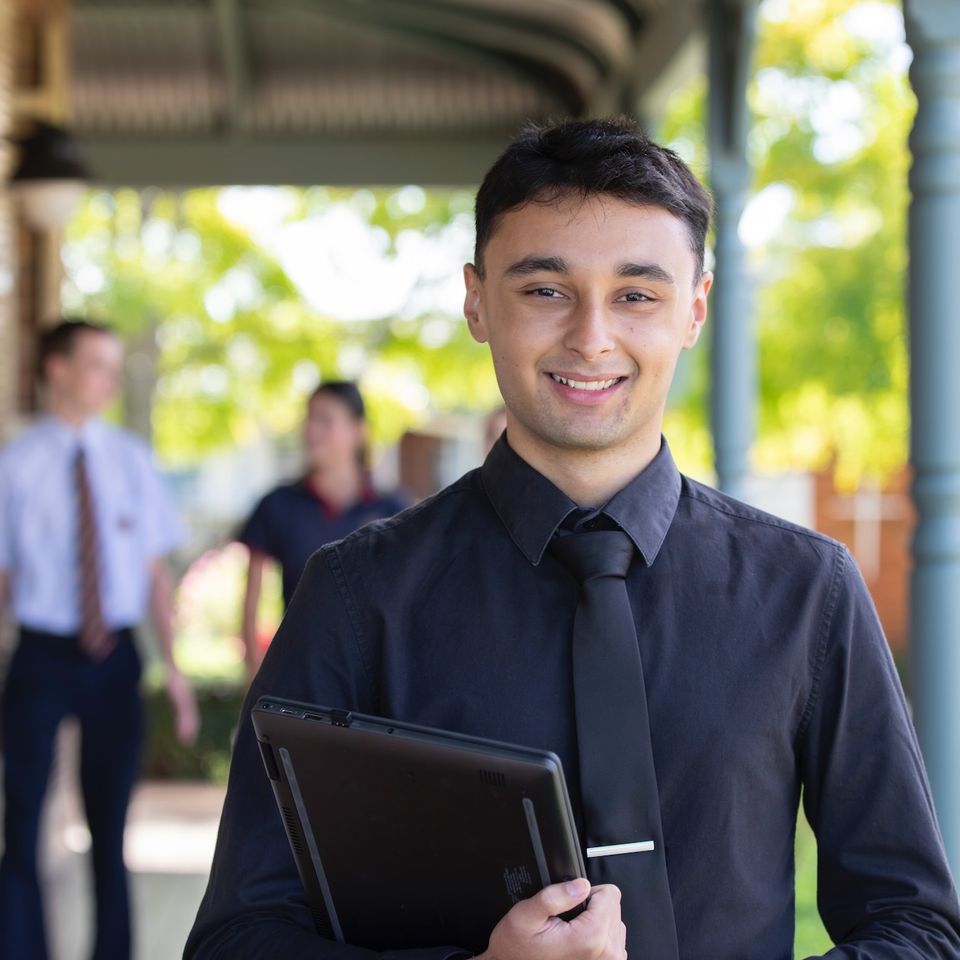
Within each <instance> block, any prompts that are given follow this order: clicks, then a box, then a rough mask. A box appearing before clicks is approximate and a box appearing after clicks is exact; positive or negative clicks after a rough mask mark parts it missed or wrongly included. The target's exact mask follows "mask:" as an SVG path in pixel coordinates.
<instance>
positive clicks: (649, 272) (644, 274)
mask: <svg viewBox="0 0 960 960" xmlns="http://www.w3.org/2000/svg"><path fill="white" fill-rule="evenodd" d="M568 272H569V267H568V266H567V261H566V260H564V259H563V257H537V256H530V257H523V259H521V260H517V261H516V263H512V264H510V266H509V267H507V269H506V271H505V275H506V276H508V277H526V276H529V275H530V274H532V273H568ZM617 276H618V277H631V278H636V279H644V280H654V281H657V282H659V283H669V284H673V283H675V281H674V279H673V275H672V274H671V273H669V272H668V271H667V270H665V269H664V268H663V267H661V266H660V265H659V264H656V263H632V262H628V263H621V264H620V266H619V267H617Z"/></svg>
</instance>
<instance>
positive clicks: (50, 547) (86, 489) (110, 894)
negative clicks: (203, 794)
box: [0, 321, 197, 960]
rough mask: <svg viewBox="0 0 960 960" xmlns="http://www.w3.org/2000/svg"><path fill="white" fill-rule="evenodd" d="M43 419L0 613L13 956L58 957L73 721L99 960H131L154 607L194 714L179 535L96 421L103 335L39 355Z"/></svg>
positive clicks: (144, 474) (59, 339) (24, 462)
mask: <svg viewBox="0 0 960 960" xmlns="http://www.w3.org/2000/svg"><path fill="white" fill-rule="evenodd" d="M41 362H42V368H43V379H44V383H45V387H46V406H47V413H46V416H44V417H43V418H41V419H40V420H39V421H38V422H37V423H36V424H35V425H34V426H33V427H31V428H30V429H28V430H26V431H25V432H24V433H23V434H21V435H20V436H19V437H18V438H17V439H16V440H14V441H13V442H12V443H10V444H8V445H7V446H6V447H5V448H4V449H3V450H2V451H0V611H2V609H3V607H4V606H5V604H6V601H7V595H8V594H9V601H10V605H11V608H12V611H13V615H14V618H15V619H16V621H17V624H18V626H19V643H18V645H17V648H16V651H15V652H14V655H13V659H12V660H11V662H10V666H9V670H8V673H7V680H6V685H5V688H4V691H3V699H2V711H0V735H2V748H3V767H4V770H3V773H4V849H3V860H2V862H0V957H3V958H4V960H45V958H46V956H47V947H46V937H45V932H44V918H43V905H42V898H41V893H40V881H39V878H38V875H37V854H38V849H37V848H38V838H39V828H40V814H41V810H42V805H43V797H44V794H45V793H46V787H47V780H48V776H49V773H50V767H51V764H52V762H53V750H54V743H55V738H56V732H57V728H58V726H59V724H60V721H61V720H62V719H63V718H64V717H66V716H68V715H73V716H76V717H77V719H78V720H79V723H80V729H81V736H82V746H81V757H80V778H81V788H82V792H83V803H84V810H85V811H86V815H87V822H88V824H89V827H90V836H91V841H92V850H93V872H94V882H95V888H96V939H95V942H94V945H93V951H92V955H93V957H94V960H124V958H128V957H129V956H130V940H131V935H130V917H129V904H128V895H127V877H126V871H125V869H124V864H123V830H124V822H125V819H126V811H127V803H128V800H129V797H130V791H131V788H132V787H133V783H134V780H135V778H136V774H137V768H138V764H139V759H140V741H141V735H142V728H143V723H142V715H141V714H142V706H141V702H140V695H139V692H138V682H139V678H140V658H139V655H138V653H137V650H136V647H135V645H134V642H133V636H132V629H131V628H132V627H134V626H135V625H136V624H138V623H139V622H140V621H141V620H142V619H143V616H144V613H145V612H146V610H147V608H148V607H149V609H150V612H151V614H152V619H153V623H154V625H155V627H156V632H157V636H158V638H159V640H160V644H161V646H162V651H163V657H164V661H165V664H166V668H167V691H168V693H169V696H170V699H171V701H172V703H173V706H174V709H175V712H176V719H177V733H178V736H179V737H180V739H181V740H182V741H183V742H190V741H192V740H193V738H194V736H195V734H196V731H197V712H196V707H195V704H194V700H193V695H192V693H191V690H190V687H189V686H188V685H187V683H186V682H185V680H184V678H183V676H182V675H181V674H180V672H179V671H178V670H177V668H176V665H175V663H174V660H173V650H172V631H171V609H172V607H171V579H170V573H169V571H168V569H167V566H166V563H165V562H164V560H163V557H164V556H165V555H166V554H167V553H169V552H170V551H171V550H172V549H173V548H174V547H176V546H177V545H178V543H179V541H180V524H179V521H178V519H177V517H176V514H175V512H174V510H173V506H172V504H171V502H170V499H169V497H168V496H167V494H166V492H165V490H164V489H163V484H162V481H161V479H160V477H159V476H158V474H157V472H156V470H155V468H154V466H153V464H152V461H151V456H150V451H149V449H148V448H147V447H146V445H145V444H143V442H142V441H140V440H139V439H138V438H136V437H134V436H133V435H132V434H129V433H127V432H126V431H123V430H118V429H117V428H115V427H111V426H108V425H107V424H106V423H104V422H103V421H102V420H100V419H99V414H100V413H102V412H103V410H104V409H105V408H106V407H107V406H108V405H109V404H110V403H111V401H112V400H113V398H114V396H115V395H116V392H117V388H118V386H119V382H120V372H121V369H122V363H123V348H122V346H121V344H120V341H119V340H118V339H117V337H116V336H115V335H114V334H113V333H112V332H111V331H110V330H109V329H108V328H106V327H103V326H99V325H97V324H92V323H86V322H84V321H75V322H65V323H62V324H60V325H59V326H57V327H55V328H54V329H53V330H51V331H49V333H47V334H46V336H45V338H44V341H43V345H42V360H41Z"/></svg>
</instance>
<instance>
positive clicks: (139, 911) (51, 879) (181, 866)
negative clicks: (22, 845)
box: [47, 783, 223, 960]
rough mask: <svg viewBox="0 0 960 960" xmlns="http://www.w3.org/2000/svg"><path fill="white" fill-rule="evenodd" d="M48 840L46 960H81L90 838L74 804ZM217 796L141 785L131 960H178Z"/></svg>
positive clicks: (199, 891)
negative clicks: (48, 947) (47, 942)
mask: <svg viewBox="0 0 960 960" xmlns="http://www.w3.org/2000/svg"><path fill="white" fill-rule="evenodd" d="M65 803H66V804H67V805H69V806H72V807H73V809H68V810H66V811H64V813H66V816H64V817H63V818H62V819H61V821H60V826H59V830H57V828H56V826H54V829H53V830H51V831H50V832H48V841H47V842H48V848H50V847H54V848H55V847H57V846H59V848H60V849H59V850H56V849H48V854H49V856H48V862H49V861H51V860H52V861H53V862H52V863H51V864H50V866H51V867H52V869H50V870H49V871H48V873H47V878H48V880H47V882H48V889H49V894H48V899H47V903H48V905H49V906H48V910H49V913H48V930H49V934H50V948H51V951H52V953H53V956H52V957H51V960H86V958H87V957H88V956H89V944H90V938H91V934H92V929H91V928H92V924H91V910H92V898H91V893H90V864H89V854H88V850H89V845H90V836H89V834H88V833H87V829H86V826H85V825H84V823H83V818H82V816H81V815H80V812H79V809H78V808H77V806H75V805H74V804H75V800H74V799H72V798H65ZM222 805H223V788H222V787H218V786H212V785H209V784H177V783H143V784H141V785H140V786H139V787H138V788H137V791H136V794H135V796H134V799H133V804H132V806H131V810H130V817H129V820H128V823H127V835H126V841H125V851H126V860H127V866H128V868H129V869H130V879H131V896H132V901H133V923H134V942H135V951H134V960H179V958H180V957H181V956H182V953H183V945H184V943H185V941H186V938H187V934H188V933H189V931H190V927H191V926H192V924H193V918H194V916H195V915H196V912H197V906H198V905H199V903H200V898H201V897H202V896H203V891H204V889H205V887H206V882H207V873H208V871H209V868H210V859H211V856H212V854H213V846H214V842H215V840H216V832H217V823H218V821H219V818H220V808H221V806H222Z"/></svg>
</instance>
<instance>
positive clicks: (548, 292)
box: [527, 287, 563, 300]
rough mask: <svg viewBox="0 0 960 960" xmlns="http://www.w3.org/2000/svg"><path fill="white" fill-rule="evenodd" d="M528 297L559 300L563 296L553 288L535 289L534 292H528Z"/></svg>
mask: <svg viewBox="0 0 960 960" xmlns="http://www.w3.org/2000/svg"><path fill="white" fill-rule="evenodd" d="M527 296H530V297H538V298H541V299H544V300H559V299H560V298H561V297H562V296H563V294H562V293H561V292H560V291H559V290H556V289H554V288H553V287H534V288H533V289H532V290H527Z"/></svg>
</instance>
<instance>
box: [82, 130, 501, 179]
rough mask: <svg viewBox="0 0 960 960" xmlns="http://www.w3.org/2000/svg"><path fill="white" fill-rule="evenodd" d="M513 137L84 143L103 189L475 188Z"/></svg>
mask: <svg viewBox="0 0 960 960" xmlns="http://www.w3.org/2000/svg"><path fill="white" fill-rule="evenodd" d="M508 140H509V136H508V135H507V134H504V136H503V138H502V139H501V138H498V137H494V136H485V137H470V136H458V137H449V138H443V137H420V138H418V137H409V138H403V137H395V138H376V139H372V138H363V137H352V138H331V137H324V138H322V139H321V138H317V139H313V138H311V139H302V138H294V137H290V138H273V139H258V140H255V141H254V140H239V141H238V140H236V139H232V138H221V139H201V138H177V139H139V140H136V139H130V138H127V137H124V138H123V139H105V138H95V137H87V138H80V140H79V146H80V149H81V150H82V151H83V155H84V157H85V158H86V159H87V161H88V162H89V164H90V167H91V169H93V170H95V171H96V172H97V178H98V181H99V183H100V184H101V185H103V186H104V187H107V188H111V189H112V188H117V187H137V188H142V187H166V188H187V187H201V186H226V185H232V184H244V185H253V184H284V185H286V184H289V185H294V186H314V185H318V186H372V185H378V186H380V185H382V186H395V185H396V186H399V185H403V184H407V183H416V184H422V185H424V186H464V187H474V186H476V185H478V184H479V183H480V180H481V179H482V178H483V175H484V173H485V172H486V171H487V168H488V167H489V166H490V165H491V164H492V163H493V161H494V160H495V159H496V158H497V156H498V155H499V154H500V152H501V151H502V150H503V149H504V147H505V146H506V144H507V141H508Z"/></svg>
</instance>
